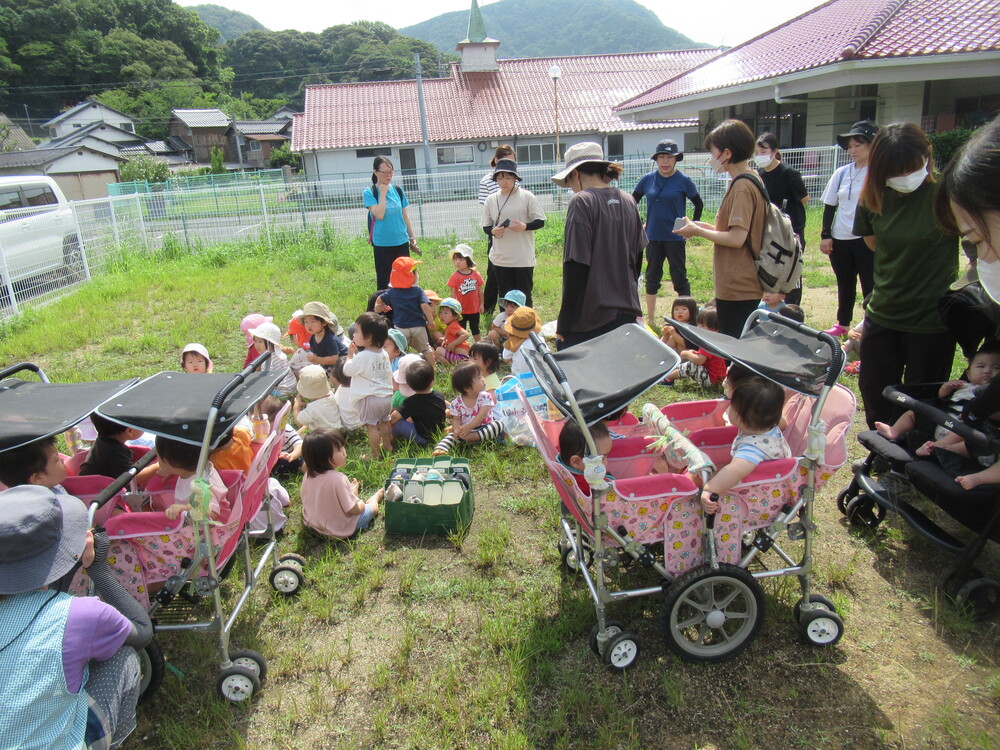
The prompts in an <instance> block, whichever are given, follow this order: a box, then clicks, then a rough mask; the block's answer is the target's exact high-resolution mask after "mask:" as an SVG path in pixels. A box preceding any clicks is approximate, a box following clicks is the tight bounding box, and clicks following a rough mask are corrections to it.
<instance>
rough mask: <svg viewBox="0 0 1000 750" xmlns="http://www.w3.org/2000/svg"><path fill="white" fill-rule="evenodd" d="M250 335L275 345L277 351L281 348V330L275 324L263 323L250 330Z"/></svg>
mask: <svg viewBox="0 0 1000 750" xmlns="http://www.w3.org/2000/svg"><path fill="white" fill-rule="evenodd" d="M250 335H251V336H256V337H257V338H259V339H264V341H267V342H269V343H271V344H274V347H275V349H280V348H281V329H280V328H278V326H276V325H275V324H274V323H261V324H260V325H259V326H257V327H256V328H251V329H250Z"/></svg>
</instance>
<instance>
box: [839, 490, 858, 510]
mask: <svg viewBox="0 0 1000 750" xmlns="http://www.w3.org/2000/svg"><path fill="white" fill-rule="evenodd" d="M857 494H858V492H857V490H854V491H851V488H850V487H848V488H847V489H846V490H844V491H843V492H841V493H840V494H839V495H837V510H839V511H840V512H841V514H842V515H845V516H846V515H847V504H848V503H849V502H850V501H851V500H852V499H853V498H854V497H856V496H857Z"/></svg>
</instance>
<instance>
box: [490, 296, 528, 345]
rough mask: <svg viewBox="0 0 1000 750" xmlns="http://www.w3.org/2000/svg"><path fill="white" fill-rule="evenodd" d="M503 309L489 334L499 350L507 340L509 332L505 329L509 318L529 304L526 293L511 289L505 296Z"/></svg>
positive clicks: (495, 319)
mask: <svg viewBox="0 0 1000 750" xmlns="http://www.w3.org/2000/svg"><path fill="white" fill-rule="evenodd" d="M502 302H503V309H502V310H501V311H500V313H499V314H498V315H497V316H496V317H495V318H493V325H492V326H491V327H490V332H489V333H488V334H487V338H489V340H490V343H492V344H493V346H495V347H496V348H497V349H499V348H500V347H502V346H503V343H504V342H505V341H506V340H507V331H506V330H505V329H504V323H506V322H507V318H509V317H510V316H511V315H513V314H514V311H515V310H516V309H517V308H519V307H524V305H525V302H527V297H525V296H524V292H522V291H520V290H519V289H511V290H510V291H509V292H507V294H505V295H504V296H503V300H502Z"/></svg>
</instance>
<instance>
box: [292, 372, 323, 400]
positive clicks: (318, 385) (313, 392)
mask: <svg viewBox="0 0 1000 750" xmlns="http://www.w3.org/2000/svg"><path fill="white" fill-rule="evenodd" d="M296 387H297V388H298V391H299V395H300V396H302V398H307V399H309V400H310V401H316V400H317V399H321V398H326V397H327V396H329V395H330V381H329V380H327V379H326V370H324V369H323V367H322V366H321V365H306V366H305V367H303V368H302V370H301V371H300V372H299V384H298V386H296Z"/></svg>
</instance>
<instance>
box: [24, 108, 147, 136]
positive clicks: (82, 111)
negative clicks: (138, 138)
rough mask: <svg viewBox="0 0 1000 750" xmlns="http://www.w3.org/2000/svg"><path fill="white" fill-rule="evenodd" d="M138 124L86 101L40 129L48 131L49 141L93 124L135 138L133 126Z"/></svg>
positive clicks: (122, 114)
mask: <svg viewBox="0 0 1000 750" xmlns="http://www.w3.org/2000/svg"><path fill="white" fill-rule="evenodd" d="M138 122H139V120H138V119H136V118H135V117H132V116H131V115H127V114H125V113H124V112H119V111H118V110H117V109H115V108H113V107H109V106H108V105H106V104H102V103H101V102H99V101H96V100H93V99H88V100H87V101H85V102H80V103H79V104H77V105H76V106H75V107H70V108H69V109H67V110H66V111H65V112H62V113H61V114H59V115H57V116H56V117H53V118H52V119H51V120H49V121H48V122H46V123H43V124H42V127H43V128H45V129H47V130H48V131H49V138H50V139H51V140H57V139H60V138H65V137H66V136H68V135H70V134H72V133H74V132H75V131H77V130H81V129H83V128H85V127H88V126H90V125H92V124H94V123H104V124H106V125H110V126H112V127H113V128H116V129H117V130H118V131H119V132H125V133H131V134H132V137H133V138H135V126H136V124H137V123H138Z"/></svg>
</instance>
